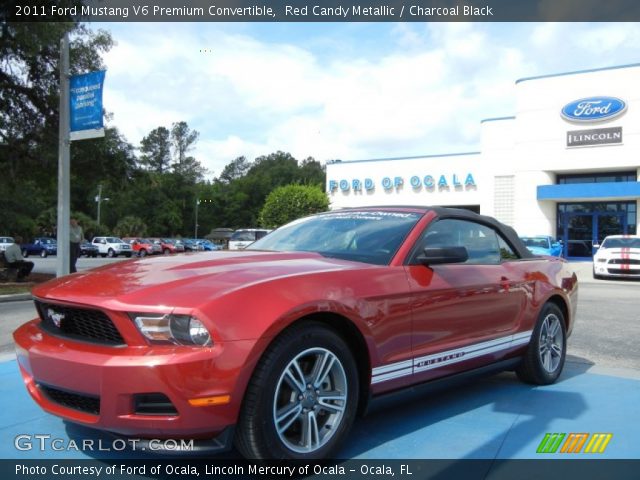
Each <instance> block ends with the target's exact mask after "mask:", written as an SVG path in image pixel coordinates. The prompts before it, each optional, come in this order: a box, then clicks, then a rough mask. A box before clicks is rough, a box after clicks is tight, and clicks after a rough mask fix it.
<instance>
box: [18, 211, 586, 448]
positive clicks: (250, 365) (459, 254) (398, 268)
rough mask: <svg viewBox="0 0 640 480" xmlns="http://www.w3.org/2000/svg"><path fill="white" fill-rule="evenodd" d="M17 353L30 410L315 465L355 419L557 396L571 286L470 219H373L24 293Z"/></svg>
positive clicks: (301, 228) (572, 301) (339, 217)
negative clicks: (419, 389) (402, 395)
mask: <svg viewBox="0 0 640 480" xmlns="http://www.w3.org/2000/svg"><path fill="white" fill-rule="evenodd" d="M33 295H34V298H35V304H36V307H37V310H38V313H39V318H37V319H35V320H32V321H31V322H29V323H27V324H25V325H23V326H22V327H20V328H19V329H18V330H17V331H16V332H15V333H14V338H15V342H16V348H17V356H18V363H19V366H20V371H21V372H22V375H23V377H24V380H25V384H26V387H27V389H28V391H29V393H30V394H31V396H32V397H33V398H34V399H35V401H36V402H37V403H38V404H39V405H40V406H41V407H42V408H43V409H44V410H46V411H47V412H50V413H52V414H54V415H58V416H60V417H62V418H64V419H66V420H69V421H72V422H77V423H80V424H84V425H87V426H91V427H95V428H98V429H103V430H107V431H110V432H115V433H116V434H120V435H124V436H135V437H137V438H147V439H149V438H151V439H154V438H155V439H158V438H176V439H177V438H192V439H201V440H204V439H214V440H211V441H212V442H213V444H215V445H217V446H218V447H219V448H220V449H224V448H228V447H230V446H231V444H235V446H236V447H237V448H238V450H239V451H240V452H241V453H242V454H243V455H245V456H247V457H251V458H320V457H325V456H328V455H330V453H331V452H333V451H335V448H336V446H337V445H338V444H339V443H340V442H341V441H342V440H344V438H345V437H346V436H347V433H348V431H349V429H350V427H351V425H352V423H353V421H354V419H355V418H356V417H357V415H358V414H359V413H361V412H364V411H365V409H366V408H367V404H368V402H370V401H371V400H372V399H375V398H376V397H380V396H382V395H384V394H386V393H389V392H393V391H396V390H399V389H402V388H405V387H409V386H413V385H416V384H423V383H426V382H432V381H436V380H438V379H447V380H448V379H452V378H454V377H455V376H461V375H464V376H465V377H466V376H467V375H468V374H469V373H475V372H478V373H479V372H486V371H488V370H493V369H495V370H505V369H512V370H515V371H516V373H517V375H518V376H519V377H520V378H521V379H522V380H524V381H526V382H530V383H534V384H539V385H543V384H549V383H552V382H554V381H555V380H556V379H557V378H558V376H559V375H560V372H561V371H562V368H563V365H564V361H565V353H566V345H567V337H568V336H569V334H570V333H571V329H572V328H573V323H574V318H575V309H576V301H577V280H576V276H575V274H574V273H572V272H571V271H570V270H569V269H568V264H567V263H566V262H565V261H564V260H563V259H560V258H550V257H534V256H533V255H532V254H531V253H529V251H528V250H527V248H526V247H525V246H524V245H523V244H522V242H521V241H520V240H519V239H518V237H517V235H516V233H515V231H514V230H513V229H511V228H510V227H507V226H505V225H502V224H500V223H499V222H497V221H496V220H494V219H492V218H489V217H485V216H481V215H477V214H474V213H471V212H468V211H463V210H456V209H446V208H427V207H370V208H363V209H347V210H340V211H333V212H327V213H323V214H319V215H315V216H311V217H307V218H303V219H300V220H297V221H294V222H292V223H290V224H288V225H285V226H283V227H281V228H279V229H278V230H276V231H274V232H272V233H271V234H270V235H268V236H266V237H265V238H263V239H261V240H258V241H257V242H255V243H254V244H252V245H251V246H250V247H249V248H248V249H246V250H241V251H236V252H231V251H226V252H210V253H208V254H207V255H204V254H194V255H190V256H186V257H185V256H181V257H177V258H176V257H168V256H162V257H156V258H153V259H150V260H149V259H147V260H145V261H138V260H131V261H125V262H122V263H118V264H117V265H110V266H105V267H101V268H98V269H95V270H93V271H89V272H80V273H76V274H74V275H72V276H67V277H63V278H60V279H57V280H54V281H51V282H49V283H46V284H43V285H41V286H38V287H36V288H35V289H34V290H33Z"/></svg>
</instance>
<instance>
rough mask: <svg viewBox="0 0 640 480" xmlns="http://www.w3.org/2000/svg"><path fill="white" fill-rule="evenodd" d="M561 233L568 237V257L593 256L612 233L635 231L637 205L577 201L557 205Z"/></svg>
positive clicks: (630, 203) (558, 232) (562, 235)
mask: <svg viewBox="0 0 640 480" xmlns="http://www.w3.org/2000/svg"><path fill="white" fill-rule="evenodd" d="M556 218H557V224H556V228H557V236H558V238H559V239H564V240H566V242H567V244H566V245H565V252H564V254H565V255H566V256H567V257H590V256H591V255H592V253H593V248H595V247H594V245H597V244H599V243H600V242H602V240H604V238H605V237H606V236H608V235H619V234H622V233H627V234H635V233H636V231H637V204H636V202H635V201H631V202H575V203H559V204H558V206H557V217H556Z"/></svg>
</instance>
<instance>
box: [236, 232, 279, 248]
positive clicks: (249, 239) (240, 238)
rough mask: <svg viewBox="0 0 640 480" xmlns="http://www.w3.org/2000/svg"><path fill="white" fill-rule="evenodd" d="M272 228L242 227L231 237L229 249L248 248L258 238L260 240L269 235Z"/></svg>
mask: <svg viewBox="0 0 640 480" xmlns="http://www.w3.org/2000/svg"><path fill="white" fill-rule="evenodd" d="M270 231H271V230H264V229H259V228H242V229H240V230H236V231H235V232H233V235H231V238H230V239H229V250H242V249H243V248H247V247H248V246H249V245H251V244H252V243H253V242H255V241H256V240H260V239H261V238H262V237H264V236H265V235H267V234H268V233H269V232H270Z"/></svg>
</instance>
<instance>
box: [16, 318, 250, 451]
mask: <svg viewBox="0 0 640 480" xmlns="http://www.w3.org/2000/svg"><path fill="white" fill-rule="evenodd" d="M39 323H40V321H39V320H33V321H31V322H29V323H27V324H25V325H23V326H22V327H20V328H19V329H18V330H16V332H15V333H14V339H15V343H16V354H17V358H18V365H19V367H20V372H21V374H22V377H23V379H24V382H25V385H26V387H27V390H28V391H29V393H30V394H31V396H32V397H33V399H34V400H35V401H36V402H37V403H38V404H39V405H40V407H42V408H43V409H44V410H45V411H47V412H49V413H51V414H54V415H56V416H59V417H62V418H64V419H66V420H69V421H72V422H75V423H79V424H83V425H86V426H89V427H93V428H97V429H101V430H106V431H109V432H113V433H116V434H120V435H124V436H138V437H141V438H145V437H146V438H196V439H208V438H213V437H216V436H218V435H220V434H221V433H222V432H223V431H225V429H226V430H227V431H228V430H229V428H230V427H232V426H233V425H234V424H235V423H236V420H237V417H238V412H239V408H240V403H241V399H242V394H243V392H244V387H245V385H246V381H247V378H248V374H247V372H246V366H247V363H249V364H251V363H252V362H250V361H248V357H249V356H250V352H251V351H252V349H253V347H254V346H255V342H254V341H237V342H228V343H227V344H225V345H224V346H223V345H222V344H216V345H215V346H214V347H211V348H201V347H152V346H124V347H109V346H104V345H96V344H92V343H85V342H79V341H73V340H70V339H67V338H60V337H57V336H54V335H51V334H49V333H47V332H45V331H43V330H42V329H41V328H40V327H39ZM225 395H229V396H230V401H229V402H228V403H226V404H220V405H212V406H193V405H191V404H190V402H189V400H190V399H198V398H204V397H214V396H225ZM159 396H164V397H163V398H165V399H168V400H169V402H170V404H171V405H172V406H173V409H169V410H172V411H167V410H166V409H164V410H163V409H160V410H159V411H153V405H152V408H151V413H149V410H144V412H143V413H141V407H140V405H141V404H142V403H141V400H140V399H141V398H142V399H145V400H143V401H147V402H148V401H149V399H153V398H157V397H159ZM147 404H148V403H147Z"/></svg>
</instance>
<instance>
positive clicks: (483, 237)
mask: <svg viewBox="0 0 640 480" xmlns="http://www.w3.org/2000/svg"><path fill="white" fill-rule="evenodd" d="M500 242H502V243H500ZM502 244H504V247H505V250H506V252H507V253H505V255H508V254H509V253H508V252H510V253H511V254H512V255H513V250H512V249H511V248H510V247H509V245H508V244H507V243H506V242H504V240H502V239H499V238H498V235H497V234H496V232H495V231H494V230H493V229H492V228H489V227H486V226H484V225H481V224H479V223H475V222H471V221H468V220H457V219H445V220H439V221H437V222H435V223H434V224H432V225H429V227H428V228H427V229H426V230H425V232H424V234H423V236H422V238H421V239H420V243H419V248H418V250H417V252H416V255H419V254H420V252H422V250H423V249H424V248H426V247H429V248H441V247H465V248H466V249H467V253H468V254H469V259H468V260H467V261H466V262H465V263H466V264H469V265H487V264H499V263H500V262H501V260H502V259H503V258H504V257H503V254H502ZM514 258H515V255H514Z"/></svg>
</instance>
